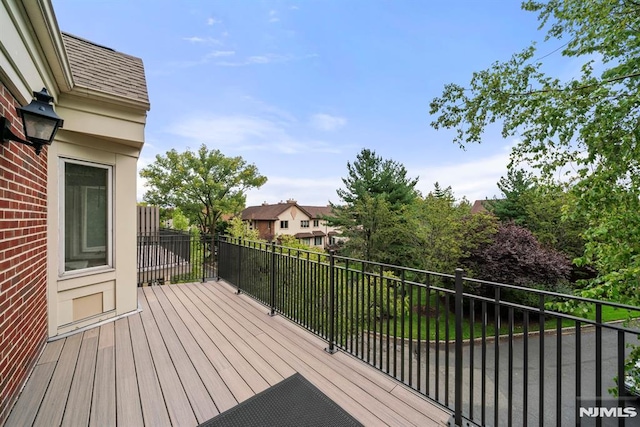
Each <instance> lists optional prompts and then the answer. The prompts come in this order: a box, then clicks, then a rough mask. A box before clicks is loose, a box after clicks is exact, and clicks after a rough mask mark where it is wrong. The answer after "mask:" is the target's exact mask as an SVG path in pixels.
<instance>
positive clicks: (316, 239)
mask: <svg viewBox="0 0 640 427" xmlns="http://www.w3.org/2000/svg"><path fill="white" fill-rule="evenodd" d="M313 244H314V245H316V246H321V245H322V237H314V241H313Z"/></svg>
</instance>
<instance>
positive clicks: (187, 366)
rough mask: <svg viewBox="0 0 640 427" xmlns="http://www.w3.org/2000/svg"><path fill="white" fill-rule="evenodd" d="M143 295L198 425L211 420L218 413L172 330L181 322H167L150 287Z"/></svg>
mask: <svg viewBox="0 0 640 427" xmlns="http://www.w3.org/2000/svg"><path fill="white" fill-rule="evenodd" d="M144 293H145V296H146V297H147V304H148V305H149V308H150V309H151V312H152V313H153V317H154V318H155V320H156V324H157V325H158V328H159V330H161V331H162V338H163V340H164V344H165V346H166V348H167V351H168V353H169V357H171V363H172V364H173V366H175V369H176V373H177V374H178V377H179V378H180V382H181V383H182V384H183V385H184V387H183V388H184V391H185V394H186V395H187V398H188V399H189V403H190V405H191V409H192V410H193V412H194V414H195V416H196V419H197V420H198V423H199V424H200V423H203V422H205V421H207V420H209V419H211V418H213V417H214V416H216V415H217V414H218V413H219V412H218V410H217V409H216V405H215V404H214V403H213V400H212V399H211V396H210V395H209V392H208V391H207V388H206V387H205V386H204V384H203V382H202V379H201V378H200V376H199V375H198V372H197V371H196V369H195V367H194V366H193V362H192V361H191V358H190V357H189V355H188V354H187V352H186V351H185V349H184V347H183V346H182V342H181V341H180V339H179V338H178V335H177V334H176V331H175V330H174V328H175V327H177V326H179V325H180V323H182V321H181V320H180V319H179V318H178V317H177V316H175V317H173V318H172V322H169V319H168V317H167V315H168V313H167V312H165V310H164V308H163V307H161V305H160V303H159V302H158V299H157V298H156V295H155V293H154V291H153V289H152V288H151V287H147V288H146V289H145V292H144ZM169 314H170V313H169ZM174 325H175V326H174ZM187 385H188V387H187ZM176 386H177V384H176Z"/></svg>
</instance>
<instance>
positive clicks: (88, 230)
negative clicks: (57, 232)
mask: <svg viewBox="0 0 640 427" xmlns="http://www.w3.org/2000/svg"><path fill="white" fill-rule="evenodd" d="M60 170H61V175H62V176H61V189H62V190H61V192H60V194H61V203H60V207H61V210H62V212H61V215H60V217H61V221H62V224H61V229H62V235H63V236H64V237H63V238H62V239H61V240H60V241H61V245H62V246H63V248H62V250H61V252H60V253H64V262H63V261H62V260H61V269H60V270H61V272H62V273H65V272H69V271H73V270H80V269H86V268H92V267H105V266H111V263H112V256H111V250H112V249H111V248H112V239H111V229H112V221H113V219H112V215H111V203H112V195H111V191H112V188H111V174H112V170H111V166H107V165H98V164H94V163H87V162H80V161H72V160H66V159H62V160H61V168H60Z"/></svg>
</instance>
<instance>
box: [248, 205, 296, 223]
mask: <svg viewBox="0 0 640 427" xmlns="http://www.w3.org/2000/svg"><path fill="white" fill-rule="evenodd" d="M291 206H296V205H295V204H291V203H277V204H275V205H266V204H263V205H260V206H249V207H248V208H246V209H244V210H243V211H242V220H243V221H244V220H263V221H264V220H270V221H275V220H277V219H278V215H280V214H281V213H282V212H284V211H286V210H287V209H289V208H290V207H291Z"/></svg>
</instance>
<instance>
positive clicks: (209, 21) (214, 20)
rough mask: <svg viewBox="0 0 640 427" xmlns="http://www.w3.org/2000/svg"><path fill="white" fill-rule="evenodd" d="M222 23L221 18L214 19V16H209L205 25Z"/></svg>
mask: <svg viewBox="0 0 640 427" xmlns="http://www.w3.org/2000/svg"><path fill="white" fill-rule="evenodd" d="M220 23H222V21H221V20H219V19H216V18H209V19H207V25H209V26H211V25H215V24H220Z"/></svg>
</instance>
